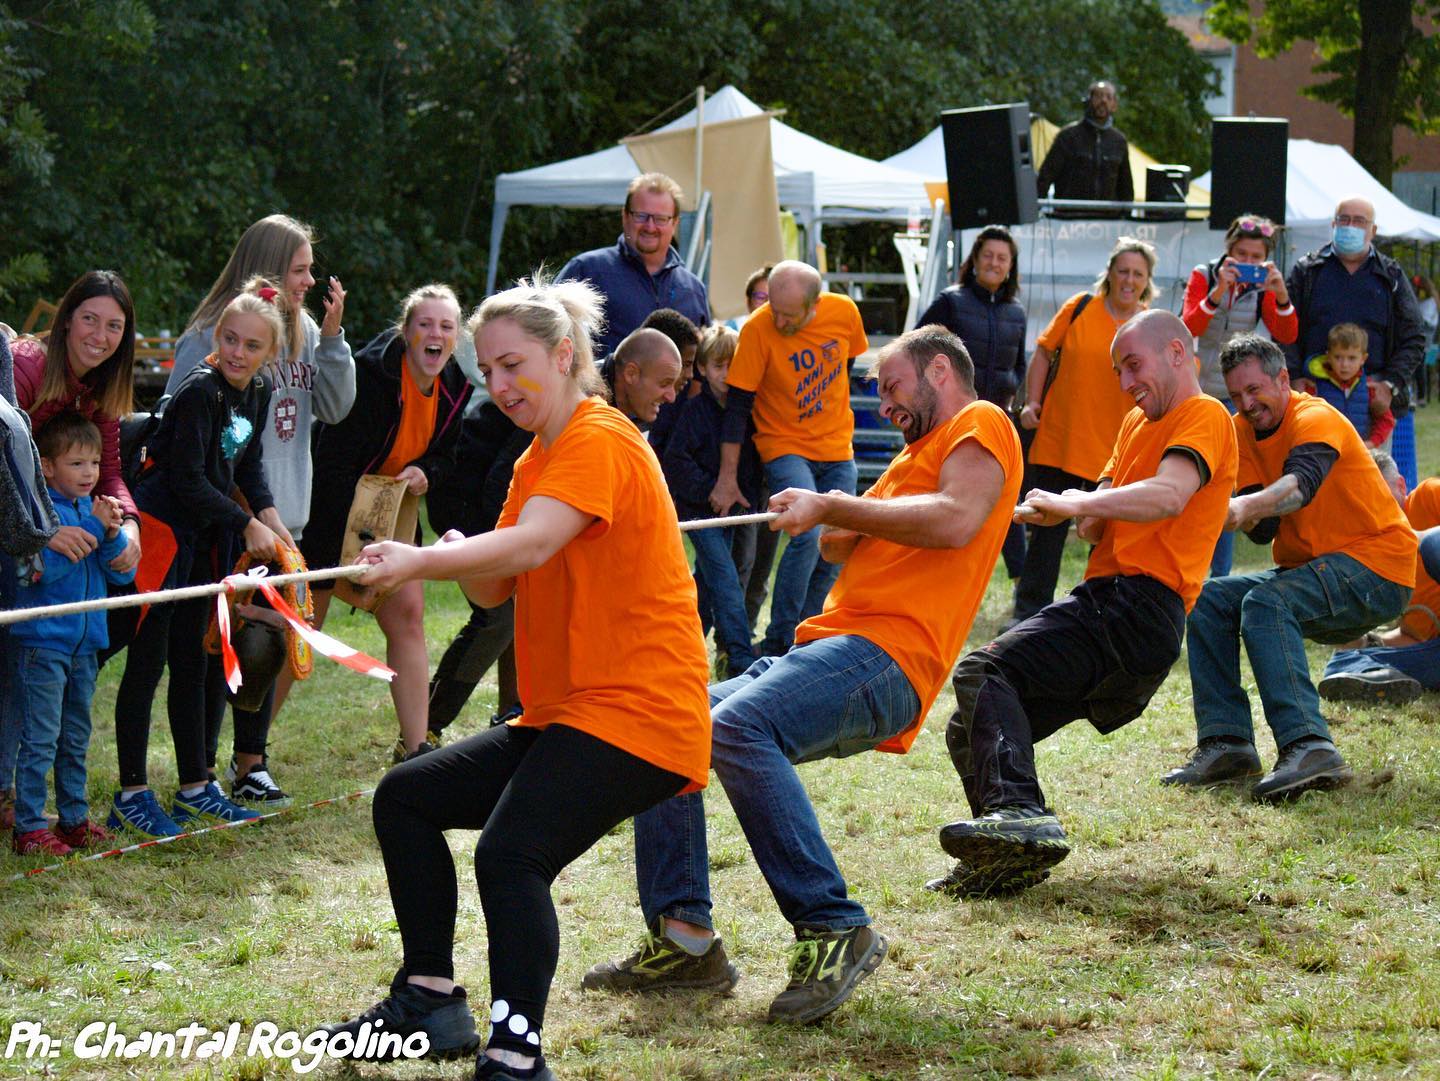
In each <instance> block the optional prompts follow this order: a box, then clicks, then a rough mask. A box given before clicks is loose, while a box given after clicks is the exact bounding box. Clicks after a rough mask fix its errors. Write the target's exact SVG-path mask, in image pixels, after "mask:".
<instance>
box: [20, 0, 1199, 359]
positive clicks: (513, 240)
mask: <svg viewBox="0 0 1440 1081" xmlns="http://www.w3.org/2000/svg"><path fill="white" fill-rule="evenodd" d="M1044 42H1057V43H1062V42H1063V48H1042V47H1040V44H1041V43H1044ZM1102 76H1103V77H1109V78H1111V79H1114V80H1115V81H1116V82H1117V83H1118V84H1119V86H1120V91H1121V112H1120V116H1119V124H1120V126H1121V128H1122V129H1123V130H1124V131H1125V132H1126V133H1127V134H1128V135H1129V136H1130V137H1131V138H1132V139H1133V140H1134V141H1135V142H1137V143H1138V144H1139V145H1141V146H1144V147H1145V148H1146V149H1148V150H1150V151H1151V152H1152V153H1154V154H1156V155H1157V156H1159V157H1161V158H1164V159H1168V160H1177V161H1184V162H1189V163H1191V164H1193V165H1195V166H1196V167H1197V168H1203V166H1204V164H1205V158H1206V157H1207V155H1208V141H1209V139H1208V126H1207V118H1206V116H1205V113H1204V109H1203V105H1202V102H1203V98H1204V94H1205V91H1206V87H1207V85H1208V83H1207V80H1208V79H1209V78H1211V75H1210V71H1209V68H1208V66H1207V65H1206V64H1205V63H1204V62H1203V61H1202V60H1200V59H1199V58H1198V57H1196V56H1195V55H1194V54H1193V52H1191V50H1190V49H1189V47H1188V46H1187V45H1186V43H1185V41H1184V38H1183V37H1182V36H1181V35H1180V34H1178V33H1177V32H1175V31H1173V30H1171V29H1170V28H1169V27H1168V26H1167V25H1166V24H1165V21H1164V17H1163V15H1162V14H1161V12H1160V10H1159V8H1158V6H1157V5H1156V4H1155V2H1154V0H1029V2H1027V3H1026V4H994V3H991V2H983V0H914V2H913V3H912V4H910V5H907V6H906V7H905V8H904V10H903V11H902V10H899V9H896V8H895V7H894V6H893V5H889V6H886V5H881V4H878V3H876V2H874V0H857V2H846V0H746V2H743V3H742V2H741V0H676V2H675V3H672V4H669V5H661V6H658V7H657V6H656V5H654V4H650V3H644V2H642V0H584V2H582V0H546V2H543V3H532V2H528V0H450V2H441V0H325V2H323V3H312V4H276V3H262V2H260V0H167V2H165V3H161V2H159V0H112V2H102V0H67V2H63V3H60V2H56V0H25V2H10V3H8V4H7V3H6V2H5V0H0V235H4V236H6V237H7V238H13V240H12V242H11V251H12V252H15V253H19V254H18V255H12V256H11V259H12V263H13V269H11V270H9V271H8V272H3V273H0V297H3V298H4V300H5V302H6V304H7V311H9V312H12V313H13V312H14V311H15V310H16V309H28V307H29V305H30V302H31V300H33V298H34V296H35V295H36V294H37V293H38V294H40V295H45V296H49V297H51V298H54V297H57V296H58V294H59V293H60V292H61V291H62V290H63V289H64V288H65V286H66V285H67V284H68V283H69V282H70V281H71V280H72V279H73V278H74V277H75V276H76V275H77V274H79V273H80V272H81V271H83V270H86V269H88V268H90V267H93V266H108V267H113V268H115V269H117V270H119V271H120V272H121V273H122V274H123V275H124V276H125V277H126V280H127V282H128V283H129V285H130V287H131V290H132V292H133V293H134V295H135V300H136V307H137V310H138V315H139V320H140V324H141V326H142V328H144V329H147V330H153V329H157V328H159V327H170V328H172V329H178V328H180V327H182V326H183V325H184V323H185V320H186V318H187V317H188V315H189V313H190V311H191V310H192V309H193V307H194V305H195V303H196V302H197V301H198V300H199V298H200V297H201V296H202V295H203V294H204V292H205V290H206V289H207V288H208V286H209V284H210V283H211V282H212V281H213V280H214V278H215V276H216V274H218V272H219V271H220V268H221V267H222V266H223V264H224V262H225V259H226V257H227V256H228V255H229V252H230V249H231V247H232V246H233V245H234V243H235V241H236V239H237V238H238V237H239V235H240V233H241V232H242V231H243V230H244V228H245V227H246V226H247V225H249V224H250V223H251V222H252V221H254V220H255V219H257V218H259V217H261V216H263V215H265V214H268V213H271V212H273V211H276V210H281V211H284V212H286V213H289V214H292V215H294V216H295V217H298V218H300V219H302V220H305V221H309V222H311V223H312V224H313V225H314V226H315V227H316V228H317V230H318V232H319V242H318V243H317V246H316V255H317V259H318V261H319V263H320V266H321V268H322V269H323V270H324V271H325V272H327V273H333V274H336V275H338V276H340V277H341V278H342V279H343V280H344V281H345V284H346V287H347V289H348V290H349V293H350V299H349V301H348V302H347V307H346V323H347V329H348V330H349V332H350V334H351V336H352V337H356V338H359V337H363V336H366V335H368V334H369V333H371V332H372V331H373V330H375V329H376V328H377V327H378V326H380V325H381V323H382V322H384V321H385V320H387V319H389V318H391V317H392V316H393V315H394V307H395V305H396V304H397V303H398V301H399V298H400V297H401V296H402V295H403V294H404V293H405V292H406V291H407V290H408V289H410V288H411V287H413V286H414V285H416V284H418V283H420V282H422V281H428V280H433V279H436V278H441V279H448V280H450V281H451V282H452V283H453V284H454V285H455V286H456V287H457V289H458V290H459V291H460V295H461V298H462V300H463V301H464V302H465V304H466V306H467V307H468V306H469V305H470V304H472V303H474V302H476V301H478V300H479V299H480V297H479V293H480V289H481V288H482V286H483V282H484V278H485V270H486V268H485V247H486V241H487V239H488V235H489V219H490V214H491V207H492V199H493V193H494V179H495V176H496V175H497V174H498V173H501V172H505V171H511V170H516V169H524V168H528V167H530V166H534V165H538V164H542V163H545V162H551V161H557V160H561V159H564V158H569V157H573V156H575V155H578V154H583V153H588V152H591V151H594V150H598V149H601V148H603V147H607V146H612V145H614V143H615V142H616V140H618V139H619V138H620V137H622V136H624V135H626V134H629V133H631V132H634V131H636V130H639V129H640V128H641V127H642V126H645V125H647V124H649V123H651V122H652V121H654V119H655V118H656V116H657V114H662V113H665V112H666V110H671V112H670V113H668V114H667V116H666V118H668V116H669V115H674V114H675V113H678V112H680V111H683V110H684V109H686V108H688V107H689V104H690V101H691V100H692V99H693V93H694V88H695V86H696V84H698V83H703V84H704V85H705V86H706V87H708V88H709V89H710V90H712V91H713V90H716V89H719V88H720V87H721V86H724V85H725V84H726V83H734V84H736V85H737V86H739V87H740V88H741V89H742V90H744V91H745V92H746V93H747V94H748V95H750V96H751V97H752V98H754V99H755V100H756V101H758V102H759V103H761V104H762V105H765V106H769V107H780V108H785V109H786V110H788V112H787V115H786V120H787V121H788V122H789V123H791V124H793V125H795V126H796V127H798V128H800V129H801V130H804V131H807V132H809V133H811V134H813V135H815V136H816V137H818V138H820V139H824V140H826V141H827V142H831V143H834V144H836V145H839V146H842V147H844V148H846V149H848V150H852V151H855V152H857V153H861V154H865V155H868V156H872V157H885V156H888V155H890V154H893V153H895V152H896V151H898V150H900V149H902V148H903V147H905V146H908V145H909V144H910V143H912V142H914V141H915V140H916V139H918V138H919V137H920V136H921V135H923V134H924V133H925V132H927V131H928V130H929V129H930V128H932V127H933V126H934V125H935V124H936V123H937V122H938V116H939V112H940V110H941V109H943V108H950V107H956V106H963V105H974V104H982V103H988V102H1003V101H1012V100H1024V99H1028V100H1030V101H1031V103H1032V106H1033V107H1034V108H1035V109H1036V111H1038V112H1041V113H1044V114H1045V115H1047V116H1049V117H1050V118H1051V119H1053V120H1055V121H1056V122H1059V123H1065V122H1068V121H1069V120H1071V119H1074V118H1075V117H1076V116H1078V114H1079V101H1080V99H1081V98H1082V97H1083V96H1084V93H1085V88H1086V86H1087V84H1088V83H1089V82H1090V80H1091V79H1093V78H1096V77H1102ZM672 107H673V108H672ZM618 231H619V222H618V216H617V215H614V214H610V213H596V212H589V211H586V212H561V211H553V210H546V209H540V208H526V209H524V210H522V211H520V212H519V213H517V214H515V215H513V216H512V219H511V223H510V228H509V230H508V232H507V237H506V248H505V251H504V253H503V254H502V265H501V267H500V279H501V280H502V281H504V280H507V279H510V278H514V277H517V276H519V275H521V274H524V273H527V272H528V271H529V270H531V269H533V268H534V267H535V266H537V265H539V264H540V263H541V262H542V261H544V262H546V263H547V264H548V265H550V266H551V267H552V268H554V267H556V266H558V265H559V264H560V263H561V262H563V261H564V259H566V258H568V256H570V255H571V254H573V253H574V252H576V251H579V250H582V249H584V248H587V247H594V246H596V245H599V244H606V243H609V242H611V241H613V239H614V237H615V235H616V234H617V232H618ZM861 232H863V231H861ZM835 239H836V240H837V241H838V240H839V239H840V238H839V236H838V235H837V236H836V238H835ZM857 242H858V243H859V244H860V245H861V246H866V245H869V244H870V243H871V242H872V241H871V240H870V238H869V237H868V235H861V236H858V237H857ZM874 243H876V244H878V245H880V246H882V247H886V251H887V258H888V257H889V256H888V244H889V240H888V237H880V238H879V239H878V240H876V241H874ZM27 253H28V254H29V255H33V256H34V257H35V258H33V259H24V260H22V259H21V258H20V256H24V255H26V254H27ZM887 265H888V264H887Z"/></svg>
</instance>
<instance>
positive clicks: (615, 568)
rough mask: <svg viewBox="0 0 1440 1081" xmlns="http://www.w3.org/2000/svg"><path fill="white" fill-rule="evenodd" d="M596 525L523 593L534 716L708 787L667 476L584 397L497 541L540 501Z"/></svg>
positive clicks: (699, 673)
mask: <svg viewBox="0 0 1440 1081" xmlns="http://www.w3.org/2000/svg"><path fill="white" fill-rule="evenodd" d="M540 495H543V496H549V497H550V498H552V499H558V500H560V501H561V502H562V503H567V504H569V505H570V506H572V507H574V508H575V509H576V510H579V511H581V512H583V513H585V514H590V515H594V516H595V518H596V519H598V520H597V521H595V522H593V523H592V524H591V525H590V526H588V527H587V528H586V529H585V530H584V531H583V532H582V533H581V534H580V535H579V536H578V537H576V538H575V539H574V540H572V541H571V542H570V543H569V544H567V545H565V547H564V548H562V549H560V551H558V552H557V553H555V555H554V556H552V557H551V558H550V559H548V560H547V561H546V562H545V563H544V564H542V565H541V566H539V567H537V568H535V570H533V571H527V572H526V573H524V574H522V575H520V576H519V579H518V580H517V582H516V586H515V663H516V672H517V675H518V677H519V683H520V700H521V701H522V702H524V703H525V713H524V715H523V716H522V717H520V718H519V719H518V720H516V721H512V722H511V723H512V724H518V725H525V726H528V727H531V728H547V727H549V726H550V725H552V724H565V725H569V726H570V727H571V728H578V729H579V730H580V731H582V732H586V733H588V734H590V735H592V736H594V737H595V738H596V739H600V740H603V741H604V742H606V743H609V744H611V745H612V746H615V747H619V748H620V749H621V750H622V751H627V752H629V753H630V754H633V755H635V756H636V757H637V758H641V759H644V760H645V761H646V762H649V763H650V764H651V765H655V766H659V767H660V768H661V769H666V770H669V771H670V772H672V773H678V774H680V775H681V776H683V777H688V778H689V779H690V781H691V782H692V785H691V787H690V788H688V789H687V791H695V790H697V789H700V788H704V787H705V784H706V781H707V780H708V779H709V772H710V697H709V694H708V692H707V690H706V681H707V679H708V676H709V664H708V662H707V658H706V655H705V643H704V640H703V638H702V637H701V634H700V617H699V615H698V613H697V608H696V601H695V581H694V579H693V578H692V577H691V575H690V565H689V564H688V563H687V562H686V559H685V548H684V546H683V545H682V544H681V542H680V528H679V522H678V520H677V519H676V517H675V505H674V504H673V503H671V502H670V493H669V492H668V491H667V490H666V488H665V479H664V477H663V476H662V475H661V473H660V463H659V462H657V461H656V460H655V454H654V452H653V451H651V449H650V446H649V444H648V443H646V442H645V438H644V436H642V435H641V434H640V432H639V431H637V430H636V428H635V425H634V424H632V423H631V422H630V421H629V420H627V419H626V418H625V415H624V414H623V413H621V412H620V411H619V410H617V409H614V408H612V407H611V406H608V405H606V404H605V403H604V402H603V401H601V400H600V399H599V398H588V399H586V400H585V401H584V402H582V403H581V404H580V406H579V408H577V409H576V410H575V415H574V416H573V417H571V418H570V423H569V424H567V425H566V427H565V430H564V431H563V432H561V433H560V437H559V438H558V439H556V440H555V442H554V444H553V445H551V446H550V447H549V448H548V449H546V448H545V447H544V446H543V445H541V442H540V440H539V439H536V440H534V441H533V442H532V443H531V444H530V446H529V448H528V449H527V450H526V451H525V453H524V454H522V455H521V456H520V458H519V460H518V461H516V463H515V474H514V476H513V478H512V479H511V482H510V494H509V496H507V497H506V500H505V509H504V510H503V511H502V512H501V514H500V519H499V522H498V523H497V525H496V528H497V529H506V528H509V527H511V526H513V525H514V524H515V523H516V521H517V520H518V519H519V517H520V509H521V508H522V507H523V506H524V505H525V501H526V500H527V499H529V498H531V497H532V496H540Z"/></svg>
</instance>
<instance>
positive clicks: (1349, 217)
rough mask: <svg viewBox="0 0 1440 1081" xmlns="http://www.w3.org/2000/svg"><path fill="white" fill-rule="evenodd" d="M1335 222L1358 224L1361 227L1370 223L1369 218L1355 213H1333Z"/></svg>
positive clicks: (1338, 223) (1337, 223) (1339, 223)
mask: <svg viewBox="0 0 1440 1081" xmlns="http://www.w3.org/2000/svg"><path fill="white" fill-rule="evenodd" d="M1335 224H1336V225H1358V226H1359V227H1360V228H1361V229H1363V228H1365V226H1367V225H1369V224H1370V219H1369V218H1367V217H1364V216H1363V215H1356V214H1336V215H1335Z"/></svg>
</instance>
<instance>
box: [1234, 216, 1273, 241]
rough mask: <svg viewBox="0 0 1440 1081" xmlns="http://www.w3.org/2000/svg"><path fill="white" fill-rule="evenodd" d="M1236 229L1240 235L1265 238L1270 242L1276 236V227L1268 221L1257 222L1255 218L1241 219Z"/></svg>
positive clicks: (1236, 224)
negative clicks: (1246, 234) (1245, 234)
mask: <svg viewBox="0 0 1440 1081" xmlns="http://www.w3.org/2000/svg"><path fill="white" fill-rule="evenodd" d="M1235 229H1236V231H1237V232H1239V233H1242V234H1244V233H1248V234H1249V235H1250V236H1263V237H1264V238H1265V239H1266V240H1269V239H1270V238H1271V237H1272V236H1274V235H1275V226H1274V225H1272V224H1271V223H1270V222H1268V221H1256V220H1255V219H1254V218H1241V219H1240V220H1239V221H1237V222H1236V223H1235Z"/></svg>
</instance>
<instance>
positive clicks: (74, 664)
mask: <svg viewBox="0 0 1440 1081" xmlns="http://www.w3.org/2000/svg"><path fill="white" fill-rule="evenodd" d="M11 645H12V646H13V647H14V648H13V649H12V650H11V663H10V679H9V680H8V682H9V685H10V689H9V691H8V692H7V697H8V698H9V699H10V707H9V708H10V709H11V710H13V711H14V712H15V714H16V715H17V716H18V718H19V720H20V757H19V766H18V768H17V769H16V770H15V832H16V834H17V835H18V834H21V833H28V832H30V831H31V830H43V829H44V828H45V827H46V824H47V823H46V820H45V777H46V775H47V774H49V772H50V770H51V768H52V767H53V768H54V770H55V810H56V812H57V813H58V814H59V816H60V824H61V825H62V826H74V825H77V824H78V823H80V822H83V821H85V819H86V818H87V817H89V813H90V807H89V804H87V803H86V802H85V752H86V751H87V750H88V749H89V747H90V700H91V699H92V698H93V697H94V696H95V654H94V653H93V652H82V653H74V654H71V653H61V652H59V651H58V650H53V649H40V648H37V647H35V646H26V645H21V644H20V643H18V642H14V641H12V642H11Z"/></svg>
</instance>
